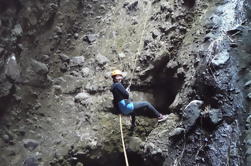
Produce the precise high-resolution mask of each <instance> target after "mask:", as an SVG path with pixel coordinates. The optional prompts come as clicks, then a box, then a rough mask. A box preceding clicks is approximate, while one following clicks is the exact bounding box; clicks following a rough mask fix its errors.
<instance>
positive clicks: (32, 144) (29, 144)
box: [23, 139, 39, 151]
mask: <svg viewBox="0 0 251 166" xmlns="http://www.w3.org/2000/svg"><path fill="white" fill-rule="evenodd" d="M23 143H24V147H25V148H26V149H29V150H30V151H33V150H34V149H36V148H37V146H38V145H39V142H38V141H36V140H34V139H24V140H23Z"/></svg>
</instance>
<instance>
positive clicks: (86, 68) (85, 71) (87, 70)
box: [81, 67, 90, 77]
mask: <svg viewBox="0 0 251 166" xmlns="http://www.w3.org/2000/svg"><path fill="white" fill-rule="evenodd" d="M81 74H82V76H83V77H87V76H88V75H89V74H90V69H89V68H88V67H84V68H82V69H81Z"/></svg>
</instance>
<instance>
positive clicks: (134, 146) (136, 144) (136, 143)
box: [128, 137, 143, 152]
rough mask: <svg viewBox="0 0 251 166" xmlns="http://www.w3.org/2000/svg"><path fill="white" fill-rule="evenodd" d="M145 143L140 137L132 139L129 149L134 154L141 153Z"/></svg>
mask: <svg viewBox="0 0 251 166" xmlns="http://www.w3.org/2000/svg"><path fill="white" fill-rule="evenodd" d="M142 144H143V141H142V140H141V139H140V138H139V137H130V139H129V144H128V149H129V150H130V151H132V152H139V151H140V150H141V148H140V147H141V145H142Z"/></svg>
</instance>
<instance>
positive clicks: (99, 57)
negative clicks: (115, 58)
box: [95, 54, 110, 66]
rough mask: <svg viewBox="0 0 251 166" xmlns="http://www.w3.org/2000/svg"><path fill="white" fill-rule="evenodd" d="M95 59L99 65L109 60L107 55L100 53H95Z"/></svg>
mask: <svg viewBox="0 0 251 166" xmlns="http://www.w3.org/2000/svg"><path fill="white" fill-rule="evenodd" d="M95 59H96V62H97V63H98V64H99V65H100V66H104V65H105V64H107V63H108V62H110V60H109V59H108V58H107V57H105V56H104V55H101V54H97V55H96V58H95Z"/></svg>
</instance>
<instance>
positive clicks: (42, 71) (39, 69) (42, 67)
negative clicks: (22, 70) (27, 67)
mask: <svg viewBox="0 0 251 166" xmlns="http://www.w3.org/2000/svg"><path fill="white" fill-rule="evenodd" d="M31 66H32V69H33V71H34V72H35V73H37V74H39V75H46V74H47V73H48V72H49V69H48V67H47V65H46V64H44V63H41V62H38V61H36V60H34V59H33V60H32V63H31Z"/></svg>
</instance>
